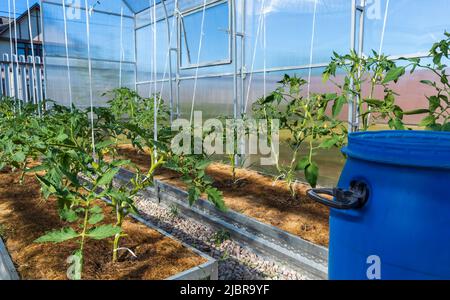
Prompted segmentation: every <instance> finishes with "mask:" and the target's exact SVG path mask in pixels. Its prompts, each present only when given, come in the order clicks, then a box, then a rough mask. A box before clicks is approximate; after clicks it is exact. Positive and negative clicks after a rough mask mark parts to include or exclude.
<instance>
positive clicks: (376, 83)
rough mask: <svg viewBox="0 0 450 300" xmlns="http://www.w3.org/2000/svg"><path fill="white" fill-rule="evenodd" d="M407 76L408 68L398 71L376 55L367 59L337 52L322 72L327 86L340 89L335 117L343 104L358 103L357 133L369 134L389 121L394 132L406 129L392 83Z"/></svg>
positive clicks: (383, 56) (386, 59)
mask: <svg viewBox="0 0 450 300" xmlns="http://www.w3.org/2000/svg"><path fill="white" fill-rule="evenodd" d="M404 74H405V67H398V66H397V65H396V64H395V62H394V61H392V60H390V59H389V58H388V57H387V56H385V55H382V54H379V53H377V52H375V51H372V54H371V55H370V56H368V57H365V56H363V57H361V56H359V55H358V54H357V53H356V52H355V51H351V52H350V53H349V54H346V55H339V54H338V53H336V52H334V53H333V57H332V58H331V62H330V63H329V65H328V66H327V68H326V69H325V71H324V72H323V80H324V82H327V81H330V82H332V83H333V84H334V85H335V86H336V87H337V88H338V89H339V93H338V94H336V95H335V96H334V97H335V99H334V100H333V101H334V104H333V117H337V116H339V115H340V113H341V111H342V108H343V107H344V104H347V103H352V102H354V101H355V99H356V100H358V101H357V105H358V111H359V115H357V116H356V117H357V118H358V123H357V124H359V128H357V129H359V130H363V131H366V130H368V129H369V127H370V126H371V125H373V124H375V123H376V122H379V121H381V120H384V121H387V123H388V125H389V127H390V128H391V129H397V130H403V129H405V126H404V124H403V117H404V112H403V110H402V108H401V107H400V106H398V105H397V104H396V103H395V100H396V99H395V98H396V96H397V94H396V93H395V92H394V91H393V90H392V88H391V83H392V82H394V83H396V82H397V81H398V80H399V79H400V77H401V76H403V75H404ZM341 77H343V79H342V80H341ZM377 90H378V91H380V92H381V91H382V96H381V97H380V98H379V99H377V98H375V94H376V91H377ZM354 103H356V101H355V102H354ZM351 125H352V126H356V124H351Z"/></svg>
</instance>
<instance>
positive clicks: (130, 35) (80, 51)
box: [43, 1, 135, 107]
mask: <svg viewBox="0 0 450 300" xmlns="http://www.w3.org/2000/svg"><path fill="white" fill-rule="evenodd" d="M115 2H116V4H120V3H121V2H120V1H115ZM68 3H69V1H66V4H68ZM43 5H44V7H43V11H44V20H43V23H44V37H45V44H44V45H45V50H46V58H45V62H46V65H47V68H46V75H47V94H48V97H49V98H51V99H53V100H55V101H57V102H59V103H62V104H69V93H68V90H69V88H71V90H72V99H73V102H74V104H76V105H78V106H81V107H84V106H86V105H89V103H90V96H89V89H90V78H89V69H88V65H89V64H88V58H89V55H88V40H87V24H86V15H85V10H83V9H78V10H76V11H73V8H71V7H66V12H65V13H66V18H67V23H66V24H67V46H68V57H69V66H70V77H71V81H70V85H69V82H68V78H69V77H68V73H69V71H68V70H67V58H66V57H67V56H66V44H65V32H64V11H63V6H62V2H60V3H56V2H55V1H53V3H49V2H48V1H47V2H45V3H44V4H43ZM114 7H115V8H116V9H118V10H119V11H118V13H117V12H114V13H113V12H108V13H103V12H100V11H98V10H95V11H93V12H92V13H91V14H90V19H89V23H90V43H89V45H90V50H91V51H90V58H91V61H92V89H93V96H94V99H93V100H94V105H104V104H105V98H104V97H102V94H103V93H104V92H106V91H109V90H111V89H113V88H117V87H119V86H121V84H120V83H121V82H122V86H127V87H130V88H134V83H135V41H134V19H133V18H130V17H127V16H123V14H122V12H121V9H122V7H121V5H116V6H113V5H109V6H107V7H104V8H105V9H106V8H108V9H112V8H114ZM121 15H122V16H123V17H121ZM121 25H122V27H121ZM121 35H122V37H121ZM121 41H122V43H121Z"/></svg>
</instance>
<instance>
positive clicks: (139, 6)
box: [122, 0, 161, 14]
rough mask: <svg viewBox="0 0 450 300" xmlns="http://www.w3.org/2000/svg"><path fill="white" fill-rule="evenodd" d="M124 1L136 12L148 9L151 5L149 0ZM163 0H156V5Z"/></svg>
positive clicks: (123, 0)
mask: <svg viewBox="0 0 450 300" xmlns="http://www.w3.org/2000/svg"><path fill="white" fill-rule="evenodd" d="M122 2H123V3H124V4H125V5H126V6H128V8H129V9H130V10H131V11H132V12H133V13H135V14H137V13H140V12H141V11H144V10H146V9H147V8H149V7H150V3H149V1H142V0H122ZM160 3H161V0H156V5H158V4H160Z"/></svg>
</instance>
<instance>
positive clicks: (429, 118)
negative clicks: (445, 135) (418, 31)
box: [403, 32, 450, 131]
mask: <svg viewBox="0 0 450 300" xmlns="http://www.w3.org/2000/svg"><path fill="white" fill-rule="evenodd" d="M444 35H445V38H444V39H443V40H441V41H439V42H437V43H435V44H434V45H433V46H432V47H431V49H430V52H429V54H430V57H431V59H432V63H428V64H427V63H423V62H422V60H420V59H407V61H409V62H410V65H407V66H405V67H403V69H404V70H406V68H407V67H411V73H412V72H414V71H415V70H416V69H417V68H422V69H425V70H428V71H430V72H431V74H432V75H433V76H435V78H437V79H432V80H422V81H421V83H422V84H424V85H427V86H430V87H432V88H433V89H434V91H435V94H434V95H432V96H427V97H426V98H427V100H428V108H423V109H417V110H413V111H410V112H407V114H426V117H424V118H423V119H422V121H421V122H420V125H421V126H423V127H426V128H427V129H430V130H435V131H450V100H449V99H450V83H449V76H450V74H447V71H448V65H447V64H446V62H448V61H449V58H450V33H448V32H445V33H444Z"/></svg>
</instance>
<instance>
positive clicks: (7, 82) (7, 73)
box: [3, 54, 12, 97]
mask: <svg viewBox="0 0 450 300" xmlns="http://www.w3.org/2000/svg"><path fill="white" fill-rule="evenodd" d="M9 58H10V57H9V55H8V54H3V60H4V61H5V62H9V61H10V60H9ZM11 70H12V69H11V64H10V63H9V64H5V95H6V97H11Z"/></svg>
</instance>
